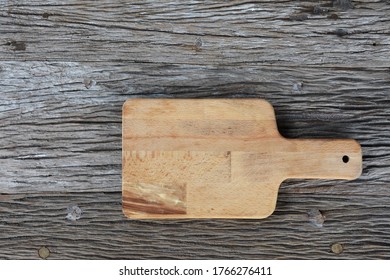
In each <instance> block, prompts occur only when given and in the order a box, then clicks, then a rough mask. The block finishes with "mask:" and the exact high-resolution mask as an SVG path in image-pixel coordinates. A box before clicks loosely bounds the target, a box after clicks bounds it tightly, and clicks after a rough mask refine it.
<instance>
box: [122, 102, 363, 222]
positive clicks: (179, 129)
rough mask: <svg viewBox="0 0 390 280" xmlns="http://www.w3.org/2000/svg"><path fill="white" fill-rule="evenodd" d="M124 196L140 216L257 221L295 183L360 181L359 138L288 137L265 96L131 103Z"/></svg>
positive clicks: (126, 119) (127, 210) (128, 211)
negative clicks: (286, 182)
mask: <svg viewBox="0 0 390 280" xmlns="http://www.w3.org/2000/svg"><path fill="white" fill-rule="evenodd" d="M122 118H123V124H122V125H123V127H122V129H123V133H122V137H123V139H122V140H123V150H122V162H123V172H122V177H123V178H122V181H123V182H122V184H123V185H122V198H123V211H124V214H125V215H126V216H128V217H130V218H134V219H177V218H254V219H261V218H265V217H267V216H269V215H271V214H272V212H273V211H274V210H275V205H276V199H277V195H278V190H279V186H280V184H281V183H282V182H283V181H284V180H286V179H288V178H334V179H347V180H351V179H355V178H357V177H359V176H360V174H361V170H362V153H361V148H360V145H359V144H358V143H357V142H356V141H355V140H349V139H340V140H306V139H286V138H284V137H282V136H281V135H280V134H279V132H278V129H277V126H276V120H275V113H274V110H273V107H272V105H271V104H269V103H268V102H266V101H264V100H259V99H130V100H128V101H126V102H125V104H124V105H123V115H122Z"/></svg>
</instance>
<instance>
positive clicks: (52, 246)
mask: <svg viewBox="0 0 390 280" xmlns="http://www.w3.org/2000/svg"><path fill="white" fill-rule="evenodd" d="M389 15H390V5H389V2H388V1H352V3H351V1H345V0H344V1H341V0H338V1H334V2H331V1H259V2H254V1H228V2H226V1H224V2H221V1H190V2H188V1H142V2H130V1H109V0H102V1H76V0H73V1H61V2H58V1H54V0H53V1H37V0H29V1H14V0H0V94H1V102H0V166H1V168H0V193H1V196H0V209H1V215H0V232H1V233H0V249H1V250H0V258H11V259H20V258H39V255H38V250H39V249H40V248H43V247H44V246H45V248H46V247H47V248H48V249H49V250H50V252H51V253H50V255H49V256H48V258H49V259H50V258H92V259H94V258H306V259H309V258H345V259H351V258H354V259H356V258H390V237H389V236H390V235H389V232H390V226H389V225H390V211H389V207H388V205H389V199H388V197H390V188H389V187H390V177H389V176H390V169H389V166H390V164H389V163H390V153H389V147H390V130H389V125H390V109H389V108H390V95H389V94H390V55H389V54H390V36H389V28H388V27H389V21H390V16H389ZM129 97H167V98H170V97H172V98H175V97H181V98H188V97H231V98H235V97H259V98H264V99H267V100H268V101H270V102H271V103H272V104H273V105H274V107H275V110H276V118H277V121H278V126H279V129H280V131H281V132H282V134H283V135H284V136H286V137H290V138H296V137H297V138H298V137H299V138H329V137H334V138H353V139H356V140H358V141H359V142H360V143H361V145H362V148H363V175H362V176H361V177H360V179H359V180H356V181H351V182H346V183H345V182H343V183H340V182H338V181H331V180H321V181H317V180H314V181H313V180H307V181H306V180H289V181H286V182H284V183H283V185H282V187H281V189H280V192H279V202H278V206H277V209H278V211H276V212H275V213H274V214H273V215H272V216H271V217H269V218H268V219H266V220H262V221H245V220H242V221H240V220H227V221H218V220H205V221H196V220H195V221H180V222H178V221H169V222H167V221H164V222H158V221H149V222H142V221H128V220H126V219H125V218H124V216H123V215H122V213H121V107H122V104H123V102H124V101H125V100H126V99H128V98H129ZM334 244H340V245H341V246H342V248H343V250H342V253H341V254H338V255H337V254H335V253H333V251H332V250H331V248H333V247H337V248H339V247H340V246H338V245H337V246H333V247H332V245H334ZM45 251H46V250H45ZM336 251H337V252H339V251H340V250H336Z"/></svg>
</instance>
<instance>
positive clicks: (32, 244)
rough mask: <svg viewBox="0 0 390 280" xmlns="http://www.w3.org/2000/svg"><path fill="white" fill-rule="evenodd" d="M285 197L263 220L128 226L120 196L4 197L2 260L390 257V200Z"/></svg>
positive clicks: (0, 222)
mask: <svg viewBox="0 0 390 280" xmlns="http://www.w3.org/2000/svg"><path fill="white" fill-rule="evenodd" d="M372 187H373V186H371V185H367V188H372ZM286 190H287V189H286V188H284V189H281V192H280V195H279V200H278V207H277V210H276V211H275V212H274V214H273V215H272V216H271V217H270V218H269V219H264V220H213V219H208V220H182V221H175V220H165V221H153V220H148V221H141V220H126V218H125V217H124V216H123V214H122V209H121V203H120V200H121V194H120V193H119V192H118V193H69V194H60V193H58V194H37V195H1V198H0V199H1V211H2V215H1V217H0V225H1V230H2V231H1V236H0V248H1V249H2V251H1V258H2V259H4V258H6V259H38V258H39V257H38V250H39V249H40V248H41V247H42V246H46V247H47V248H48V249H49V250H50V256H49V257H48V258H49V259H150V258H153V259H157V258H159V259H161V258H162V259H194V258H195V259H210V258H211V259H214V258H217V259H222V258H223V259H225V258H227V259H378V258H380V259H388V258H390V237H389V235H388V232H389V230H390V218H389V215H388V212H389V205H390V198H389V197H388V196H378V195H365V196H362V195H349V196H341V195H338V194H323V193H312V194H291V193H286V192H284V191H286ZM74 209H80V211H81V214H74V213H73V212H76V211H75V210H74ZM72 213H73V214H72ZM75 218H79V219H77V220H75ZM335 243H338V244H341V245H342V246H343V252H342V253H341V254H339V255H337V254H334V253H333V252H332V251H331V249H330V248H331V246H332V244H335Z"/></svg>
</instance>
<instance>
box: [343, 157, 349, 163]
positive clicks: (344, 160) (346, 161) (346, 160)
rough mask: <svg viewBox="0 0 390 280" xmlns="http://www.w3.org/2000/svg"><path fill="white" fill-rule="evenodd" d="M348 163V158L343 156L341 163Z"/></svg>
mask: <svg viewBox="0 0 390 280" xmlns="http://www.w3.org/2000/svg"><path fill="white" fill-rule="evenodd" d="M348 161H349V156H347V155H345V156H343V162H344V163H348Z"/></svg>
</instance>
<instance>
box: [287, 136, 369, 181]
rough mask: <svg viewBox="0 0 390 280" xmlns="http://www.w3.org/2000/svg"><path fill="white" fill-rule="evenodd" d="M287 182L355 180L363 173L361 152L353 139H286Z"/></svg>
mask: <svg viewBox="0 0 390 280" xmlns="http://www.w3.org/2000/svg"><path fill="white" fill-rule="evenodd" d="M286 141H287V142H288V145H286V149H287V151H284V152H286V154H287V156H286V159H287V166H286V167H287V168H286V173H287V175H286V176H287V178H305V179H306V178H307V179H310V178H313V179H346V180H353V179H356V178H358V177H359V176H360V175H361V173H362V150H361V147H360V144H359V143H358V142H357V141H355V140H352V139H334V140H333V139H326V140H325V139H318V140H315V139H314V140H313V139H310V140H308V139H286Z"/></svg>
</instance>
